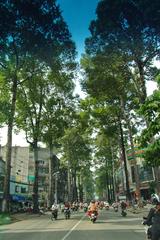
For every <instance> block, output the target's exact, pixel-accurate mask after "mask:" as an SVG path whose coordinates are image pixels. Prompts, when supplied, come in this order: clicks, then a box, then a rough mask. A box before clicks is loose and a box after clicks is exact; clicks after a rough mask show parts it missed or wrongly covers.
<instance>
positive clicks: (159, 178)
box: [154, 167, 160, 197]
mask: <svg viewBox="0 0 160 240" xmlns="http://www.w3.org/2000/svg"><path fill="white" fill-rule="evenodd" d="M154 175H155V182H156V193H157V195H158V196H159V197H160V167H154Z"/></svg>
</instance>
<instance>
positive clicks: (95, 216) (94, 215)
mask: <svg viewBox="0 0 160 240" xmlns="http://www.w3.org/2000/svg"><path fill="white" fill-rule="evenodd" d="M90 220H91V222H93V223H95V222H96V220H97V214H96V213H95V212H92V213H91V215H90Z"/></svg>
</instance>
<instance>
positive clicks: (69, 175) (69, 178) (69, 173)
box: [67, 160, 71, 202]
mask: <svg viewBox="0 0 160 240" xmlns="http://www.w3.org/2000/svg"><path fill="white" fill-rule="evenodd" d="M70 171H71V168H70V162H69V160H68V169H67V182H68V183H67V185H68V196H67V200H68V201H69V202H70V201H71V172H70Z"/></svg>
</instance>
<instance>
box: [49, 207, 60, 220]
mask: <svg viewBox="0 0 160 240" xmlns="http://www.w3.org/2000/svg"><path fill="white" fill-rule="evenodd" d="M57 217H58V209H54V210H52V216H51V220H52V221H53V219H55V220H57Z"/></svg>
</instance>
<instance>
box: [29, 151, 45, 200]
mask: <svg viewBox="0 0 160 240" xmlns="http://www.w3.org/2000/svg"><path fill="white" fill-rule="evenodd" d="M49 158H50V155H49V151H48V149H46V148H39V149H38V192H39V202H41V203H47V199H48V182H49V176H48V172H49ZM34 176H35V162H34V153H33V151H30V153H29V165H28V180H29V198H30V199H32V194H33V183H34V178H35V177H34Z"/></svg>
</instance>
